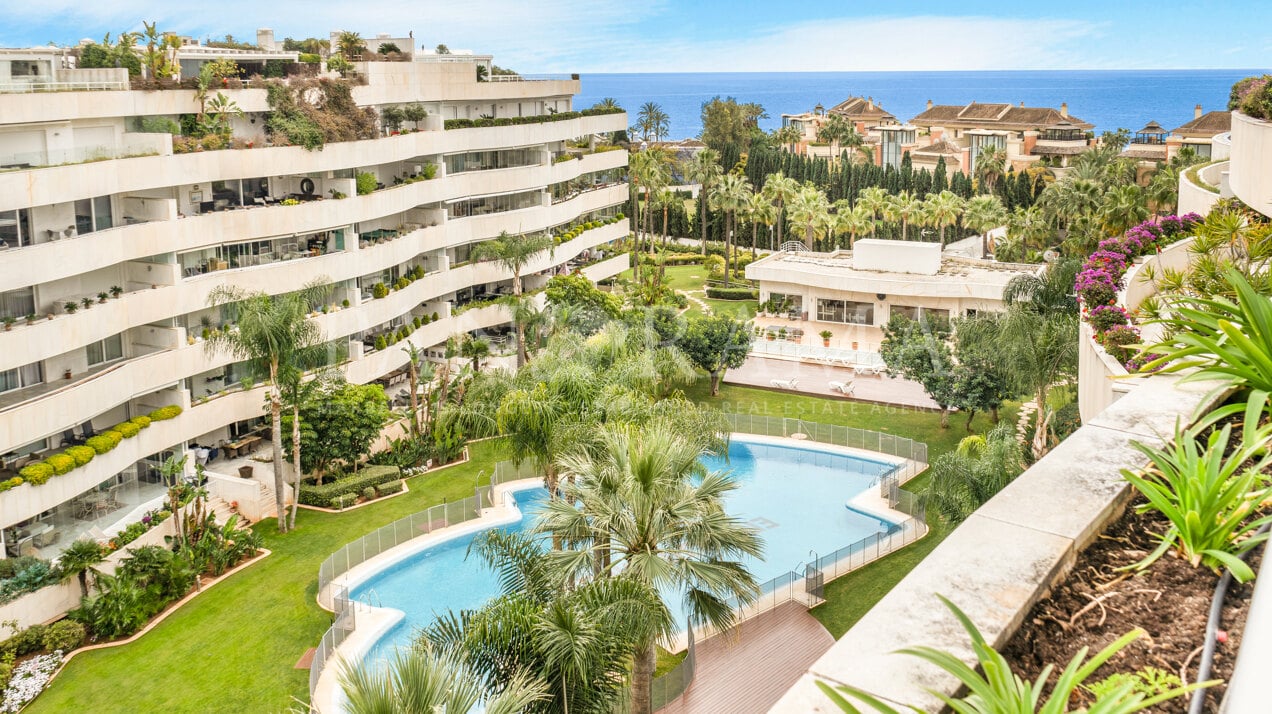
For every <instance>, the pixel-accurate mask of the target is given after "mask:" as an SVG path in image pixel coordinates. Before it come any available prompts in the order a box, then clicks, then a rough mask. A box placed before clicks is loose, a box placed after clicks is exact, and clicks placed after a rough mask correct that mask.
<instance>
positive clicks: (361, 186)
mask: <svg viewBox="0 0 1272 714" xmlns="http://www.w3.org/2000/svg"><path fill="white" fill-rule="evenodd" d="M357 182H358V195H359V196H365V195H367V194H368V193H371V192H373V191H375V187H376V184H378V183H379V181H377V180H376V178H375V174H373V173H371V172H370V171H359V172H358V176H357Z"/></svg>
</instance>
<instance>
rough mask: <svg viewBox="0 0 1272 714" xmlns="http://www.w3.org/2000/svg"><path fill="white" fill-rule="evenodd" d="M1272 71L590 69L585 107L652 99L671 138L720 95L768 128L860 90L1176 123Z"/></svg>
mask: <svg viewBox="0 0 1272 714" xmlns="http://www.w3.org/2000/svg"><path fill="white" fill-rule="evenodd" d="M1264 71H1267V70H1241V69H1223V70H1052V71H993V72H738V73H715V72H686V73H674V74H659V73H648V74H584V75H582V77H581V80H582V90H581V91H580V93H579V95H578V96H577V97H576V98H575V106H576V107H580V108H585V107H589V106H592V104H594V103H596V102H597V101H599V100H600V99H601V98H602V97H613V98H615V99H617V100H618V102H619V104H621V105H622V106H623V108H625V109H626V110H627V111H628V114H629V115H631V116H633V117H634V115H635V113H636V111H637V110H638V109H639V108H640V105H641V104H643V103H645V102H657V103H658V104H661V105H662V108H663V111H665V112H667V113H668V114H669V115H670V118H671V121H670V124H671V131H670V133H669V134H668V136H669V138H673V139H681V138H686V137H692V136H697V135H698V134H699V133H700V132H701V131H702V126H701V121H700V115H701V108H702V103H703V102H704V101H707V100H709V99H711V98H712V97H714V96H716V95H717V94H718V95H720V96H722V97H728V96H732V97H735V98H737V100H738V101H740V102H758V103H759V104H761V105H763V106H764V108H765V110H767V111H768V115H769V116H768V119H766V120H763V121H762V122H761V126H762V127H763V128H764V129H766V130H772V129H776V128H778V127H779V126H781V115H782V114H784V113H785V114H798V113H800V112H806V111H812V109H813V107H815V106H816V105H817V104H819V103H820V104H821V105H822V106H823V107H825V108H826V109H829V108H831V107H833V106H834V105H835V104H837V103H839V102H840V101H842V100H844V99H845V98H847V97H848V96H850V95H858V96H863V97H874V99H875V101H877V102H879V103H880V104H882V105H883V108H884V109H886V110H887V111H889V112H891V113H892V114H894V115H895V116H896V117H897V119H899V120H901V121H908V120H909V119H911V118H912V117H914V116H915V115H916V114H918V113H920V112H922V111H923V110H924V108H925V107H926V105H927V101H928V100H929V99H930V100H932V102H934V103H936V104H967V103H968V102H971V101H976V102H984V103H991V102H1008V103H1012V104H1019V103H1020V102H1024V103H1025V105H1026V106H1041V107H1056V108H1059V107H1060V104H1061V103H1067V104H1068V105H1069V112H1070V113H1071V114H1073V115H1074V116H1076V117H1078V118H1080V119H1083V120H1084V121H1088V122H1090V123H1092V124H1094V125H1095V126H1096V131H1105V130H1112V129H1117V128H1119V127H1121V128H1126V129H1129V130H1131V131H1132V132H1134V131H1135V130H1136V129H1139V128H1140V127H1142V126H1144V125H1145V124H1147V123H1148V122H1149V121H1156V122H1158V123H1159V124H1161V125H1162V126H1163V127H1166V128H1167V129H1174V128H1175V127H1177V126H1179V125H1181V124H1183V123H1185V122H1187V121H1189V120H1191V119H1192V118H1193V107H1194V106H1195V105H1197V104H1201V105H1202V110H1203V111H1207V112H1208V111H1213V110H1216V109H1224V108H1226V106H1227V103H1228V92H1229V90H1230V89H1231V87H1232V84H1233V82H1235V81H1237V80H1238V79H1241V78H1242V77H1247V76H1250V75H1252V74H1260V73H1262V72H1264Z"/></svg>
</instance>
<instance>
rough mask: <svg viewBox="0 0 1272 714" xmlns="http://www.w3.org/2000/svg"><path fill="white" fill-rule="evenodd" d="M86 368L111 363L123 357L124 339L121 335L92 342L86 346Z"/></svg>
mask: <svg viewBox="0 0 1272 714" xmlns="http://www.w3.org/2000/svg"><path fill="white" fill-rule="evenodd" d="M87 349H88V366H90V367H92V366H95V365H99V364H105V363H106V362H113V361H115V360H117V359H123V357H124V339H123V335H115V336H114V337H107V338H106V339H104V340H102V341H101V342H94V343H92V344H90V345H89V346H88V348H87Z"/></svg>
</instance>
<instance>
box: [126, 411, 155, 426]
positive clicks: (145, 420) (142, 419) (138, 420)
mask: <svg viewBox="0 0 1272 714" xmlns="http://www.w3.org/2000/svg"><path fill="white" fill-rule="evenodd" d="M128 421H131V422H132V423H134V424H136V425H137V426H139V427H141V428H142V429H145V428H146V427H148V426H150V417H148V416H146V415H144V414H143V415H141V416H135V417H133V418H132V419H129V420H128Z"/></svg>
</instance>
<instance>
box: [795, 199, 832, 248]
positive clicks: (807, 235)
mask: <svg viewBox="0 0 1272 714" xmlns="http://www.w3.org/2000/svg"><path fill="white" fill-rule="evenodd" d="M787 210H788V212H789V213H790V219H791V223H794V224H795V225H796V226H799V227H801V228H803V229H804V244H805V245H807V246H808V247H809V248H810V249H812V250H816V248H817V229H818V227H819V226H822V225H824V223H825V221H826V216H827V215H828V214H829V213H830V205H829V204H828V203H827V202H826V194H824V193H822V192H821V191H819V190H817V188H816V187H815V186H813V185H812V184H804V185H803V186H802V187H801V188H800V190H799V193H797V194H795V198H793V199H791V204H790V207H789V208H788V209H787Z"/></svg>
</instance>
